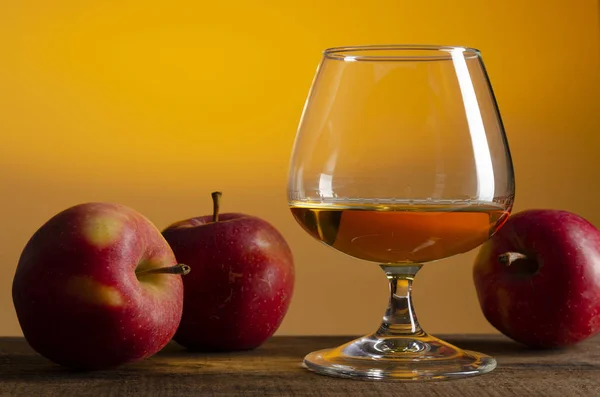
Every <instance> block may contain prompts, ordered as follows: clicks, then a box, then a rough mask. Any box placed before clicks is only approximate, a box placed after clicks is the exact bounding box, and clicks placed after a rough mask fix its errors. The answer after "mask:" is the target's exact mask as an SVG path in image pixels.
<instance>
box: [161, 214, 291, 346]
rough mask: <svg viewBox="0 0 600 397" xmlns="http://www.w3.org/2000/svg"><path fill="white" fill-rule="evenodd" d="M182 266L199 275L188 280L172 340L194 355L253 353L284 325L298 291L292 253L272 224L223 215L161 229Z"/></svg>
mask: <svg viewBox="0 0 600 397" xmlns="http://www.w3.org/2000/svg"><path fill="white" fill-rule="evenodd" d="M163 236H164V237H165V239H166V240H167V241H168V242H169V244H170V245H171V248H172V249H173V252H174V253H175V257H176V258H177V260H178V261H184V260H185V261H187V262H185V263H186V264H189V265H190V266H191V267H192V268H193V269H194V270H193V271H192V272H191V273H190V274H189V275H187V276H186V277H185V278H184V280H183V283H184V287H185V288H184V300H183V302H184V303H183V316H182V318H181V324H180V325H179V328H178V330H177V333H176V334H175V337H174V340H175V341H176V342H177V343H179V344H181V345H182V346H184V347H186V348H188V349H189V350H193V351H235V350H249V349H254V348H256V347H258V346H260V345H261V344H262V343H263V342H265V341H266V340H267V339H268V338H269V337H271V335H273V333H274V332H275V331H276V330H277V328H278V327H279V325H280V324H281V321H282V320H283V318H284V316H285V314H286V312H287V310H288V307H289V304H290V301H291V298H292V293H293V288H294V264H293V258H292V253H291V251H290V248H289V246H288V245H287V243H286V241H285V240H284V238H283V237H282V236H281V234H280V233H279V232H278V231H277V230H276V229H275V228H274V227H273V226H272V225H271V224H269V223H268V222H266V221H264V220H262V219H260V218H257V217H254V216H250V215H244V214H239V213H226V214H222V215H220V217H219V221H218V222H212V216H202V217H197V218H192V219H188V220H184V221H181V222H177V223H175V224H173V225H171V226H169V227H167V228H166V229H165V230H164V231H163Z"/></svg>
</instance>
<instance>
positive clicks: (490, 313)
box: [473, 210, 600, 348]
mask: <svg viewBox="0 0 600 397" xmlns="http://www.w3.org/2000/svg"><path fill="white" fill-rule="evenodd" d="M473 276H474V281H475V287H476V289H477V295H478V297H479V302H480V304H481V308H482V310H483V314H484V315H485V317H486V318H487V319H488V321H489V322H490V323H491V324H492V325H493V326H494V327H496V328H497V329H498V330H499V331H500V332H502V333H503V334H505V335H507V336H509V337H510V338H512V339H514V340H515V341H517V342H521V343H523V344H525V345H528V346H532V347H540V348H551V347H561V346H567V345H572V344H575V343H577V342H580V341H582V340H584V339H586V338H589V337H590V336H592V335H595V334H597V333H598V332H599V331H600V232H599V231H598V229H596V228H595V227H594V226H593V225H592V224H591V223H589V222H588V221H586V220H585V219H583V218H582V217H580V216H578V215H575V214H573V213H570V212H566V211H558V210H528V211H523V212H520V213H518V214H515V215H513V216H511V217H510V218H509V219H508V221H507V222H506V224H505V225H504V227H502V228H501V229H500V230H499V231H498V232H497V233H496V234H495V235H494V236H493V237H492V238H491V239H490V240H489V241H488V242H487V243H486V244H484V245H483V246H482V248H481V249H480V252H479V255H478V256H477V259H476V261H475V266H474V270H473Z"/></svg>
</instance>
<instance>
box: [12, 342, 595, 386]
mask: <svg viewBox="0 0 600 397" xmlns="http://www.w3.org/2000/svg"><path fill="white" fill-rule="evenodd" d="M349 339H351V338H350V337H275V338H272V339H271V340H270V341H269V342H267V343H266V344H265V345H264V346H262V347H261V348H259V349H257V350H254V351H249V352H238V353H221V354H197V353H189V352H187V351H185V350H183V349H182V348H180V347H179V346H178V345H176V344H170V345H168V346H167V347H166V348H165V349H164V350H163V351H162V352H160V353H159V354H157V355H156V356H154V357H152V358H150V359H148V360H145V361H142V362H139V363H135V364H129V365H125V366H122V367H120V368H118V369H114V370H109V371H100V372H87V373H86V372H79V373H78V372H70V371H68V370H66V369H63V368H60V367H58V366H55V365H54V364H51V363H50V362H48V361H46V360H45V359H43V358H42V357H40V356H38V355H37V354H35V353H34V352H33V351H32V350H31V348H29V346H28V345H27V343H26V342H25V341H24V340H23V339H21V338H0V396H2V397H4V396H32V397H37V396H45V397H52V396H68V397H74V396H94V397H99V396H128V395H132V396H140V395H143V396H212V395H219V396H221V395H230V396H236V395H239V396H361V395H364V396H403V397H404V396H419V397H428V396H436V397H445V396H460V397H470V396H474V397H475V396H477V397H481V396H518V397H526V396H540V397H551V396H561V397H576V396H586V397H591V396H600V338H595V339H592V340H590V341H586V342H584V343H581V344H580V345H578V346H576V347H573V348H570V349H567V350H562V351H534V350H528V349H526V348H524V347H521V346H520V345H517V344H516V343H513V342H511V341H510V340H508V339H506V338H504V337H501V336H456V335H455V336H449V337H446V338H445V339H446V340H448V341H449V342H451V343H454V344H456V345H458V346H460V347H463V348H467V349H471V350H477V351H481V352H485V353H488V354H491V355H493V356H494V357H496V359H497V360H498V368H497V369H496V370H495V371H493V372H492V373H490V374H486V375H482V376H477V377H473V378H467V379H458V380H450V381H441V382H425V383H394V382H378V381H360V380H347V379H337V378H330V377H326V376H321V375H316V374H314V373H312V372H309V371H307V370H306V369H304V368H302V366H301V359H302V357H303V356H304V355H305V354H306V353H308V352H310V351H313V350H316V349H321V348H325V347H330V346H335V345H339V344H341V343H342V342H344V341H347V340H349Z"/></svg>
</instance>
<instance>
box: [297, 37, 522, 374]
mask: <svg viewBox="0 0 600 397" xmlns="http://www.w3.org/2000/svg"><path fill="white" fill-rule="evenodd" d="M514 190H515V184H514V174H513V166H512V161H511V156H510V151H509V147H508V143H507V140H506V136H505V133H504V129H503V126H502V121H501V119H500V114H499V111H498V107H497V104H496V100H495V98H494V94H493V92H492V88H491V85H490V81H489V78H488V76H487V74H486V70H485V67H484V65H483V61H482V58H481V54H480V52H479V51H478V50H476V49H473V48H468V47H455V46H421V45H385V46H359V47H343V48H332V49H328V50H326V51H325V52H324V53H323V57H322V60H321V63H320V65H319V67H318V70H317V73H316V76H315V78H314V81H313V84H312V87H311V89H310V92H309V95H308V99H307V101H306V104H305V107H304V111H303V113H302V117H301V121H300V125H299V129H298V133H297V136H296V140H295V143H294V149H293V153H292V158H291V163H290V172H289V184H288V200H289V206H290V208H291V211H292V214H293V216H294V217H295V219H296V220H297V221H298V223H299V224H300V225H301V226H302V227H303V228H304V230H305V231H306V232H307V233H309V234H310V235H312V236H313V237H314V238H315V239H317V240H319V241H321V242H323V243H325V244H327V245H329V246H331V247H333V248H335V249H336V250H338V251H341V252H343V253H345V254H348V255H350V256H353V257H355V258H358V259H363V260H365V261H368V262H374V263H377V264H379V265H380V266H381V268H382V269H383V271H384V272H385V274H386V276H387V278H388V279H389V283H390V302H389V306H388V308H387V311H386V312H385V315H384V316H383V320H382V322H381V325H380V326H379V329H377V331H375V332H374V333H372V334H370V335H366V336H364V337H362V338H359V339H356V340H353V341H350V342H348V343H346V344H344V345H342V346H339V347H335V348H331V349H326V350H321V351H317V352H313V353H310V354H309V355H307V356H306V357H305V359H304V363H305V365H306V366H307V367H308V368H309V369H311V370H313V371H316V372H318V373H321V374H326V375H333V376H340V377H355V378H370V379H384V380H433V379H445V378H453V377H464V376H470V375H477V374H482V373H485V372H489V371H491V370H493V369H494V368H495V366H496V361H495V360H494V359H493V358H491V357H489V356H487V355H484V354H481V353H476V352H472V351H466V350H462V349H460V348H459V347H456V346H453V345H451V344H449V343H447V342H444V341H442V340H440V339H438V338H435V337H433V336H431V335H428V334H427V333H426V332H425V331H424V330H423V329H422V328H421V327H420V325H419V322H418V321H417V317H416V315H415V311H414V308H413V305H412V302H411V284H412V281H413V279H414V277H415V275H416V273H417V272H418V271H419V269H420V268H421V266H422V265H423V264H425V263H430V262H434V261H438V260H440V259H444V258H447V257H450V256H452V255H456V254H460V253H463V252H466V251H469V250H472V249H474V248H476V247H477V246H479V245H480V244H482V243H483V242H485V241H486V240H487V239H488V238H489V237H490V236H491V235H492V234H493V233H494V232H495V231H496V230H498V228H500V227H501V226H502V225H503V223H504V222H505V220H506V219H507V218H508V216H509V213H510V211H511V208H512V204H513V200H514ZM440 265H443V264H441V263H440Z"/></svg>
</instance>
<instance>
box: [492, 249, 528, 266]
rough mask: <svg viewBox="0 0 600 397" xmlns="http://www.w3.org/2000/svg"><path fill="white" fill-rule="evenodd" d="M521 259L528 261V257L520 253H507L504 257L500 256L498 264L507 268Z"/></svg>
mask: <svg viewBox="0 0 600 397" xmlns="http://www.w3.org/2000/svg"><path fill="white" fill-rule="evenodd" d="M519 259H527V255H524V254H521V253H520V252H506V253H504V254H502V255H498V262H500V263H501V264H503V265H506V266H510V265H511V264H512V263H513V262H514V261H516V260H519Z"/></svg>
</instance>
